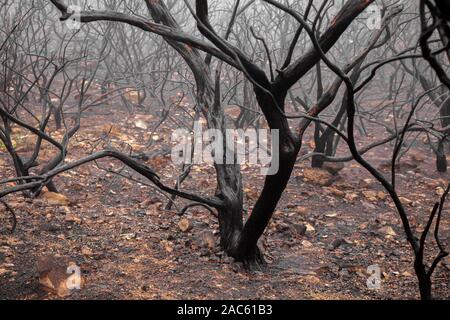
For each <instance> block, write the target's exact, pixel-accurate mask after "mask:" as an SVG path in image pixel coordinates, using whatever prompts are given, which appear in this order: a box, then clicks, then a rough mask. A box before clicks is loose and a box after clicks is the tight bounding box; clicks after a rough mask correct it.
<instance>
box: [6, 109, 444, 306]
mask: <svg viewBox="0 0 450 320" xmlns="http://www.w3.org/2000/svg"><path fill="white" fill-rule="evenodd" d="M123 119H126V120H123ZM157 120H158V119H157V117H155V116H143V115H136V116H129V115H126V114H121V113H118V112H115V113H114V115H111V114H108V115H104V116H96V117H88V118H86V119H84V124H85V125H84V126H83V129H82V130H81V131H80V132H79V133H78V135H77V137H76V139H74V140H73V142H72V144H71V148H70V154H69V157H68V161H70V160H75V159H77V158H79V157H80V156H82V155H83V154H88V153H89V152H90V151H92V150H93V149H94V148H95V144H96V141H97V139H98V138H99V137H103V138H104V140H108V143H109V144H110V145H113V146H115V147H118V148H121V150H128V149H131V148H132V149H133V150H134V151H133V152H143V151H145V150H146V149H145V147H144V146H145V145H146V144H147V142H148V141H149V140H153V141H154V142H155V144H154V145H153V147H151V150H152V151H153V152H156V151H158V150H161V149H162V146H163V145H168V141H169V139H170V132H171V130H170V128H165V127H164V128H160V129H158V131H157V133H153V134H150V133H149V132H150V131H151V130H145V129H144V125H145V126H148V128H151V126H152V125H153V124H154V123H157ZM119 121H120V122H119ZM118 123H120V125H118ZM111 124H114V125H111ZM16 134H17V136H18V142H17V143H18V147H21V148H23V150H22V151H23V152H27V150H26V149H27V146H29V145H30V139H32V138H30V137H29V136H27V135H26V133H24V132H21V131H20V130H18V131H17V132H16ZM53 135H54V136H55V137H58V135H59V136H60V135H61V133H60V132H54V133H53ZM107 136H108V138H106V137H107ZM378 138H379V137H378ZM364 139H366V140H365V142H370V141H373V139H375V137H367V138H364ZM310 144H311V142H310ZM45 150H47V151H45ZM389 150H390V149H389V148H388V147H386V148H385V147H381V148H378V149H376V150H374V151H372V152H369V153H368V154H367V155H366V157H367V158H368V159H370V160H371V161H372V162H373V163H375V164H376V166H378V167H380V168H382V169H383V170H387V168H386V165H385V164H384V163H383V161H384V160H386V159H385V157H386V154H387V152H389ZM343 152H345V150H344V151H343ZM154 154H158V153H154ZM51 155H52V151H51V149H50V147H48V146H46V147H45V149H44V153H43V157H44V159H45V158H46V157H47V158H48V157H50V156H51ZM10 164H11V163H10V160H9V159H8V158H7V157H6V155H5V153H2V151H0V167H1V168H2V169H1V171H0V177H1V178H2V179H3V178H5V177H12V176H13V172H12V168H11V165H10ZM147 164H149V165H151V166H152V167H153V168H154V169H155V170H156V171H158V172H159V173H160V175H161V177H163V180H164V181H165V182H166V183H168V184H173V183H174V181H175V179H176V177H177V175H178V174H179V168H176V167H174V166H172V164H171V162H170V157H168V156H163V155H159V156H158V155H157V156H156V157H154V158H152V159H149V160H148V161H147ZM105 168H108V169H114V170H119V169H120V170H121V173H122V175H126V176H130V177H132V178H133V179H136V180H140V181H141V182H142V183H138V182H135V181H132V180H130V179H125V178H123V177H120V176H117V175H114V174H112V173H108V172H106V171H105ZM331 171H333V170H331ZM258 172H259V169H258V168H255V167H251V166H247V167H243V174H244V182H245V193H246V206H247V210H248V211H249V212H251V206H252V205H253V204H254V203H255V200H256V197H257V195H258V191H259V190H260V189H261V186H262V182H263V177H261V176H260V175H258ZM385 172H388V171H385ZM398 178H399V182H398V190H400V191H401V192H400V193H401V195H402V197H403V198H402V200H403V202H404V203H405V204H406V207H407V209H408V211H409V215H410V217H411V221H412V225H413V228H414V230H416V231H421V230H423V228H424V223H425V221H426V220H427V218H428V216H429V213H430V211H431V208H432V206H433V204H434V203H435V202H436V201H437V200H438V199H439V197H440V194H442V192H443V188H445V186H446V184H447V183H448V181H449V175H448V174H439V173H437V172H436V170H435V167H434V158H433V157H431V156H430V154H429V152H428V151H427V149H426V148H425V146H422V147H420V146H419V147H417V148H416V149H413V150H412V151H411V152H410V153H409V154H408V155H407V156H405V157H404V158H403V160H402V165H401V168H400V170H399V174H398ZM55 182H56V184H57V186H59V188H60V191H61V194H62V196H55V195H54V194H51V193H44V194H43V195H42V196H41V197H40V198H38V199H34V200H29V199H24V198H23V197H22V195H12V196H9V197H7V199H6V200H7V202H8V203H9V205H10V206H11V207H12V208H13V209H14V211H15V212H16V215H17V220H18V225H17V229H16V231H15V232H14V233H13V234H9V232H8V227H9V226H10V219H9V215H8V213H7V212H6V211H0V221H1V224H0V299H58V298H61V297H64V298H65V299H409V298H418V289H417V286H416V279H415V276H414V271H413V268H412V256H411V251H410V248H409V247H408V245H407V242H406V240H405V236H404V233H403V231H402V228H401V224H400V219H399V217H398V215H397V214H396V211H395V208H394V206H393V204H392V202H391V201H390V199H389V197H387V195H386V193H385V192H384V191H383V189H382V188H381V186H380V185H379V184H378V183H376V182H375V181H374V179H373V178H371V177H370V175H369V174H368V173H366V172H365V171H363V170H362V169H361V168H360V167H359V166H358V165H356V164H354V163H346V164H345V167H344V168H343V169H342V170H340V172H339V173H338V174H337V175H332V174H330V173H329V172H328V171H318V170H313V169H310V168H309V161H305V162H302V163H298V164H297V166H296V169H295V173H294V176H293V177H292V179H291V182H290V184H289V186H288V189H287V191H286V192H285V194H284V196H283V199H282V201H281V202H280V205H279V207H278V210H277V212H276V213H275V215H274V218H273V221H272V222H271V224H270V227H269V228H268V230H267V232H266V234H265V236H264V238H263V239H262V241H261V247H262V249H263V251H264V254H265V257H266V259H267V260H268V266H267V269H266V270H264V271H262V272H248V271H246V270H244V269H243V268H242V266H241V265H240V264H237V263H234V262H233V261H232V260H231V259H229V258H228V257H226V255H224V253H223V252H222V251H221V250H220V248H219V246H218V234H217V230H218V225H217V220H216V218H215V217H214V216H213V215H211V214H210V213H209V212H208V211H206V210H204V209H201V208H197V209H192V210H190V211H189V213H188V214H186V215H185V216H184V217H180V216H179V215H178V212H177V207H173V208H172V210H165V206H166V204H167V201H168V199H167V197H166V196H165V195H163V194H161V193H160V192H159V191H158V190H156V189H155V188H153V187H152V186H151V185H148V183H147V182H146V181H145V180H142V179H140V177H138V176H137V175H136V174H133V173H132V172H130V171H129V170H127V169H125V168H121V165H120V164H119V163H117V162H111V161H109V160H106V161H105V160H102V161H100V162H99V163H97V164H96V165H95V164H90V165H86V166H83V167H80V168H77V169H76V170H73V171H71V172H67V173H65V174H63V175H61V176H59V177H58V178H57V179H56V180H55ZM183 188H185V189H187V190H196V191H199V190H200V191H202V192H203V194H211V193H212V192H214V190H215V181H214V171H213V169H212V168H211V167H207V166H205V167H195V168H194V169H193V171H192V173H191V175H190V176H189V177H188V178H187V179H186V181H185V183H184V184H183ZM182 203H183V202H180V203H178V206H179V207H182ZM1 210H3V209H1ZM448 213H449V211H448V209H447V210H445V211H444V214H443V221H442V225H441V238H442V241H443V243H444V244H445V245H446V246H447V248H450V232H449V231H450V218H449V215H448ZM428 246H429V248H431V250H430V251H429V258H431V256H432V255H434V254H436V251H435V250H434V249H433V248H434V247H435V244H434V242H433V241H432V239H430V241H429V242H428ZM69 261H72V262H73V263H74V264H76V265H77V266H79V267H80V268H81V272H82V278H83V283H82V289H81V290H75V291H72V292H71V295H68V296H66V293H67V292H65V291H64V290H63V289H62V290H58V283H60V279H62V278H61V277H62V275H61V272H62V273H64V272H63V271H64V269H61V265H62V266H64V267H65V266H66V265H67V263H68V262H69ZM369 266H379V267H380V268H381V287H380V289H379V290H370V289H368V287H367V279H368V278H369V276H370V275H369V274H368V272H367V269H368V267H369ZM58 270H59V271H58ZM61 270H63V271H61ZM58 279H59V280H58ZM449 279H450V260H449V259H448V258H447V260H445V261H444V263H443V264H441V265H440V266H439V268H438V269H437V271H436V274H435V277H434V286H435V288H434V291H435V295H436V297H437V298H440V299H444V298H450V281H449ZM39 280H41V282H46V283H47V287H48V286H49V283H48V281H50V283H51V284H50V286H53V287H54V289H55V290H53V291H52V290H48V288H47V287H46V286H45V285H42V284H40V283H39ZM58 294H59V295H58Z"/></svg>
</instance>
